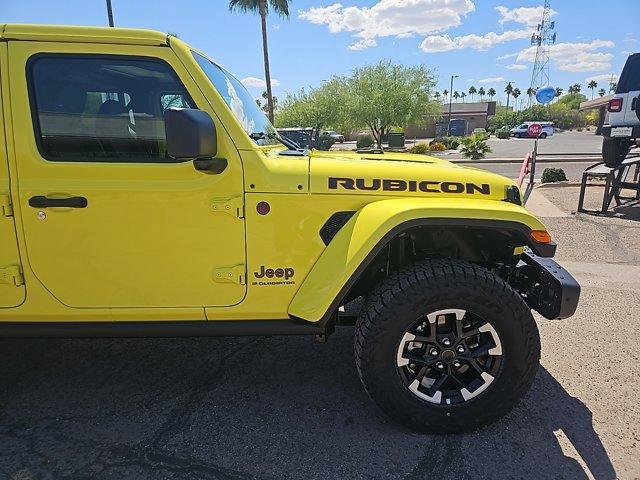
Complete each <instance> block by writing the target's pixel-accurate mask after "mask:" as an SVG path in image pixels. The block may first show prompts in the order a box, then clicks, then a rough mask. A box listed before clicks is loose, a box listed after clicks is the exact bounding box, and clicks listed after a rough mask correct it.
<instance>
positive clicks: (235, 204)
mask: <svg viewBox="0 0 640 480" xmlns="http://www.w3.org/2000/svg"><path fill="white" fill-rule="evenodd" d="M212 207H213V211H214V212H216V213H227V214H229V215H231V216H233V217H238V218H244V202H243V200H242V196H240V197H235V198H229V199H228V200H218V201H216V202H213V204H212Z"/></svg>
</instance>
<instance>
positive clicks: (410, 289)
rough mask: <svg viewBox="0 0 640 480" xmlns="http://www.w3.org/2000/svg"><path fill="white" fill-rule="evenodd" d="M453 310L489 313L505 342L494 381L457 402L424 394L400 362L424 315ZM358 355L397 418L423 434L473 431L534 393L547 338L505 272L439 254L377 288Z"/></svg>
mask: <svg viewBox="0 0 640 480" xmlns="http://www.w3.org/2000/svg"><path fill="white" fill-rule="evenodd" d="M447 308H460V309H467V310H468V311H472V310H473V311H475V312H477V314H478V315H483V316H484V317H483V318H485V319H486V320H487V321H488V322H489V323H491V325H492V326H493V327H494V328H495V330H496V331H497V333H498V335H499V336H500V338H501V339H502V345H503V360H502V362H501V364H500V372H499V373H498V375H497V376H496V377H495V379H494V381H493V383H492V384H491V385H490V386H489V388H487V389H486V390H485V391H483V392H482V393H480V394H479V395H478V396H477V397H475V398H472V399H470V400H468V401H466V402H464V403H461V404H456V405H445V404H434V403H430V402H427V401H425V400H422V399H421V398H419V397H418V396H416V395H415V394H414V393H413V392H411V391H410V390H409V389H408V388H407V386H406V384H405V383H403V381H402V378H401V376H400V373H399V371H398V367H397V364H396V355H397V349H398V346H399V344H400V341H401V339H402V337H403V335H404V334H405V332H406V331H407V329H408V328H410V326H411V325H412V324H413V323H415V322H416V319H419V318H420V317H423V316H424V315H427V314H428V313H430V312H434V311H438V310H441V309H447ZM355 360H356V366H357V369H358V374H359V376H360V379H361V381H362V384H363V386H364V388H365V390H366V391H367V393H368V394H369V396H370V397H371V398H372V399H373V400H374V401H375V402H376V403H377V404H378V406H380V408H381V409H382V410H383V411H384V412H386V413H387V414H388V415H389V416H390V417H392V418H394V419H395V420H397V421H399V422H401V423H402V424H404V425H406V426H407V427H409V428H410V429H412V430H416V431H421V432H428V433H454V432H465V431H472V430H476V429H478V428H480V427H482V426H485V425H487V424H489V423H492V422H493V421H495V420H497V419H498V418H500V417H502V416H504V415H505V414H506V413H508V412H509V411H510V410H511V409H512V408H513V407H514V406H515V405H516V404H517V403H518V402H519V401H520V399H521V397H522V396H523V395H524V394H525V393H526V392H527V391H528V389H529V388H530V386H531V384H532V382H533V380H534V377H535V374H536V372H537V369H538V365H539V361H540V337H539V334H538V329H537V326H536V323H535V321H534V319H533V316H532V314H531V311H530V310H529V308H528V307H527V305H526V304H525V302H524V301H523V300H522V298H521V297H520V295H519V294H518V293H517V292H516V291H515V290H514V289H513V288H512V287H511V286H510V285H508V284H507V283H506V282H505V281H504V280H502V279H501V278H500V277H498V276H497V275H494V274H493V273H491V272H490V271H489V270H487V269H485V268H482V267H479V266H477V265H474V264H471V263H469V262H465V261H461V260H453V259H433V260H427V261H422V262H418V263H415V264H413V265H410V266H408V267H406V268H404V269H403V270H401V271H399V272H397V273H395V274H393V275H391V276H389V277H388V278H387V279H386V280H384V281H383V282H382V283H381V284H380V285H379V286H378V287H377V288H376V289H375V290H374V291H372V292H371V294H370V295H369V297H368V299H367V301H366V302H365V304H364V305H363V307H362V311H361V313H360V316H359V318H358V321H357V324H356V331H355Z"/></svg>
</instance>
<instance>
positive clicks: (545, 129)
mask: <svg viewBox="0 0 640 480" xmlns="http://www.w3.org/2000/svg"><path fill="white" fill-rule="evenodd" d="M534 123H539V124H540V125H542V133H541V134H540V136H539V137H538V138H547V137H550V136H552V135H553V132H554V128H553V123H552V122H524V123H521V124H520V125H518V126H517V127H515V128H512V129H511V130H509V133H511V136H512V137H518V138H527V137H529V131H528V129H529V125H532V124H534Z"/></svg>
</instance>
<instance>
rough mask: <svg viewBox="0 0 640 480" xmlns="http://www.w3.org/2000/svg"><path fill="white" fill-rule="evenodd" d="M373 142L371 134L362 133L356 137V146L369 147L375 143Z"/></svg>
mask: <svg viewBox="0 0 640 480" xmlns="http://www.w3.org/2000/svg"><path fill="white" fill-rule="evenodd" d="M373 142H374V140H373V137H372V136H371V135H369V134H367V135H360V136H359V137H358V138H357V139H356V148H369V147H371V146H372V145H373Z"/></svg>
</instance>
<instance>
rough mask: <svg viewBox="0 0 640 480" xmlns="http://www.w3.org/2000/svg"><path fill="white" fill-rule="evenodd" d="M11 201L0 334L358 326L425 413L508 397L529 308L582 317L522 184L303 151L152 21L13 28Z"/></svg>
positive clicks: (434, 422)
mask: <svg viewBox="0 0 640 480" xmlns="http://www.w3.org/2000/svg"><path fill="white" fill-rule="evenodd" d="M0 204H1V207H0V337H5V338H6V337H120V336H122V337H153V336H156V337H161V336H164V337H173V336H213V335H287V334H299V335H310V336H312V337H315V338H316V339H317V340H320V341H324V340H326V338H327V336H328V335H329V334H330V333H331V332H333V331H334V329H335V327H336V326H337V325H347V326H349V325H350V326H355V329H354V330H355V332H354V337H355V338H354V344H355V361H356V365H357V369H358V372H359V375H360V378H361V380H362V383H363V385H364V388H365V389H366V391H367V392H368V393H369V395H370V396H371V398H372V399H373V400H374V401H375V402H376V403H377V404H378V405H379V406H380V407H381V408H382V409H383V410H384V411H385V412H387V413H388V414H389V415H390V416H392V417H393V418H395V419H396V420H398V421H400V422H402V423H404V424H405V425H408V426H409V427H411V428H413V429H415V430H420V431H430V432H458V431H465V430H472V429H475V428H478V427H480V426H482V425H485V424H487V423H489V422H491V421H493V420H495V419H497V418H499V417H500V416H502V415H504V414H505V413H506V412H507V411H509V410H510V409H511V408H512V407H513V406H514V405H515V404H516V403H517V402H518V400H519V399H520V398H521V397H522V395H523V394H524V393H525V392H526V391H527V389H528V388H529V386H530V385H531V383H532V381H533V379H534V376H535V373H536V370H537V367H538V363H539V358H540V340H539V335H538V331H537V328H536V324H535V322H534V318H533V315H532V313H531V310H536V311H538V312H539V313H540V314H541V315H543V316H544V317H546V318H566V317H569V316H571V315H572V314H573V313H574V312H575V309H576V307H577V303H578V297H579V293H580V287H579V285H578V284H577V283H576V281H575V280H574V279H573V277H572V276H571V275H570V274H569V273H568V272H566V271H565V270H564V269H562V267H560V266H559V265H558V264H557V263H555V262H554V261H553V260H551V259H550V258H549V257H553V255H554V252H555V244H554V243H553V242H552V241H551V237H550V235H549V233H548V232H547V230H546V228H545V226H544V225H543V224H542V223H541V222H540V221H539V220H538V219H537V218H535V217H534V216H533V215H532V214H531V213H529V212H528V211H527V210H526V209H525V208H524V207H523V206H522V197H521V193H520V191H519V189H518V187H517V185H516V184H515V183H514V182H513V181H511V180H509V179H507V178H504V177H502V176H499V175H495V174H492V173H489V172H485V171H482V170H476V169H472V168H464V167H462V166H460V165H455V164H453V163H450V162H448V161H444V160H441V159H437V158H433V157H429V156H423V155H410V154H405V153H384V152H381V151H377V150H370V151H356V152H332V151H330V152H318V151H314V150H312V151H308V150H305V149H301V148H299V147H298V146H297V145H296V144H295V143H293V142H291V141H290V140H287V139H285V138H282V137H281V136H280V135H279V134H278V133H277V132H276V130H275V129H274V127H273V126H272V125H271V124H270V123H269V121H268V120H267V119H266V118H265V116H264V115H263V112H262V111H261V110H260V108H259V107H258V106H257V104H256V102H255V100H254V99H253V98H252V97H251V95H249V93H248V92H247V91H246V90H245V88H244V87H243V86H242V84H241V83H240V82H239V81H238V80H237V79H236V78H235V77H233V76H232V75H231V74H230V73H229V72H227V71H226V70H225V69H223V68H222V67H220V66H219V65H218V64H216V63H215V62H214V61H212V60H210V59H209V58H207V57H206V56H205V55H204V54H203V53H201V52H199V51H198V50H196V49H194V48H192V47H190V46H189V45H187V44H186V43H184V42H183V41H181V40H179V39H178V38H175V37H173V36H168V35H166V34H163V33H159V32H154V31H147V30H133V29H117V28H95V27H62V26H32V25H0ZM354 310H355V313H353V312H354ZM358 312H359V313H358ZM306 381H312V380H309V379H306Z"/></svg>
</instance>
